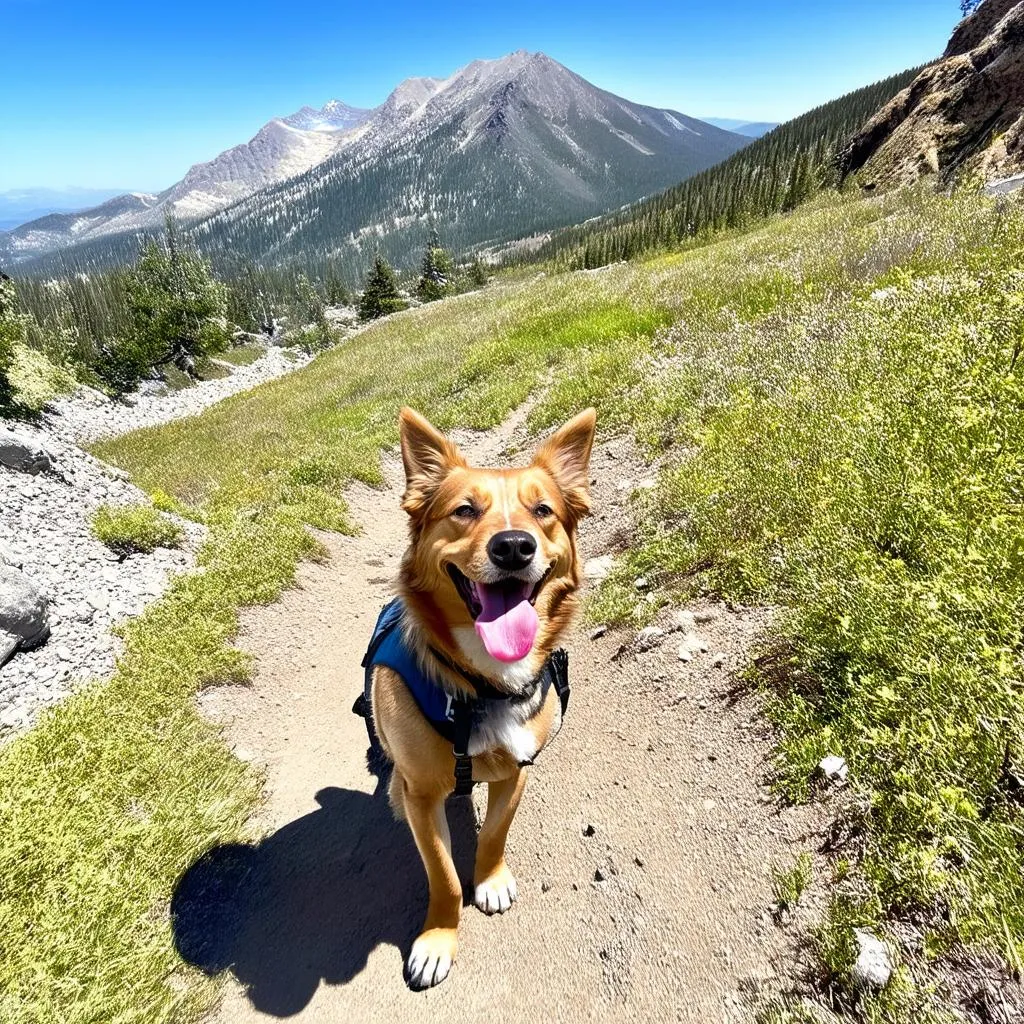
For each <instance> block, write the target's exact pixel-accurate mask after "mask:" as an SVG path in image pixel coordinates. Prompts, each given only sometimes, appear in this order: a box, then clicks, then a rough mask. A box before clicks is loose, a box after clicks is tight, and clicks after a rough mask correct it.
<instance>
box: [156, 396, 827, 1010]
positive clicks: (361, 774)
mask: <svg viewBox="0 0 1024 1024" xmlns="http://www.w3.org/2000/svg"><path fill="white" fill-rule="evenodd" d="M523 418H524V416H523V414H522V413H520V414H519V415H518V416H516V417H513V419H512V420H510V421H509V422H508V423H507V424H505V426H504V427H502V428H499V429H498V430H496V431H493V432H491V433H490V434H487V435H483V436H480V435H477V436H475V437H473V438H469V439H461V440H462V441H463V447H464V450H465V451H466V453H467V455H469V456H470V457H471V459H472V460H473V461H476V462H477V463H479V464H486V463H488V462H495V461H499V460H500V457H501V453H502V452H503V451H504V450H506V449H507V448H508V447H509V446H510V445H511V446H513V447H515V446H516V443H517V442H518V441H520V440H521V437H522V421H523ZM640 472H641V467H639V466H638V465H637V464H636V462H635V461H634V460H632V459H631V452H630V449H629V447H628V445H627V444H626V443H625V442H623V441H619V442H612V443H611V444H608V445H604V446H602V447H600V448H599V449H598V450H597V451H596V452H595V462H594V466H593V476H594V478H595V479H596V481H597V483H596V485H595V510H596V512H597V515H595V516H594V517H593V518H592V519H590V520H589V521H588V522H587V524H586V527H585V531H584V535H583V549H584V553H585V556H586V557H591V556H593V555H596V554H602V553H605V552H607V551H610V550H615V549H616V548H617V547H621V543H622V537H623V535H624V533H623V532H624V530H626V529H627V525H626V524H628V517H627V516H626V515H625V509H624V505H625V502H626V500H627V499H626V495H627V494H628V491H629V488H628V487H626V486H624V485H623V481H624V480H626V479H629V480H630V481H631V482H632V484H633V485H635V484H636V483H637V482H638V474H639V473H640ZM388 476H389V487H388V489H386V490H381V491H375V490H371V489H369V488H365V487H356V488H353V489H352V490H351V492H350V501H351V506H352V512H353V514H354V515H355V516H356V518H357V519H358V520H359V522H361V524H362V525H363V527H364V531H365V532H364V533H362V534H361V535H360V536H358V537H353V538H345V537H337V536H324V538H323V539H324V542H325V544H326V546H327V548H328V550H329V552H330V558H329V560H328V561H326V562H324V563H323V564H307V565H304V566H303V567H302V568H301V570H300V573H299V585H298V586H297V587H296V588H295V589H293V590H291V591H288V592H287V593H286V594H284V595H283V597H282V599H281V600H280V601H279V602H278V603H277V604H274V605H272V606H270V607H266V608H259V609H254V610H251V611H249V612H247V613H246V614H245V616H244V628H243V633H242V639H241V646H242V647H244V648H245V649H246V650H249V651H251V652H253V653H254V654H255V655H256V657H257V672H256V678H255V683H254V685H253V686H252V687H249V688H241V687H221V688H217V689H214V690H211V691H208V692H207V693H206V694H204V696H203V705H204V710H205V711H206V712H207V713H208V714H209V715H210V716H211V717H212V718H213V719H214V720H215V721H217V722H219V723H221V724H222V726H223V729H224V732H225V735H226V738H227V739H228V741H229V742H230V743H231V745H232V746H233V747H234V749H235V750H236V752H237V753H238V754H239V755H240V756H241V757H243V758H246V759H249V760H252V761H254V762H256V763H258V764H261V765H264V766H265V768H266V774H267V787H266V793H267V800H266V804H265V805H264V807H263V808H262V810H261V812H260V816H259V819H258V821H257V822H256V823H255V824H256V826H257V828H258V829H259V830H260V834H264V833H265V834H266V838H265V839H264V840H263V841H262V842H261V843H260V844H258V845H256V846H252V847H231V848H222V849H219V850H215V851H214V852H213V853H212V854H211V855H210V856H209V857H208V858H207V859H206V860H204V861H201V862H200V863H199V864H197V865H196V866H195V867H194V868H193V869H192V870H191V871H190V872H189V873H188V874H187V875H186V877H185V879H184V880H183V882H182V884H181V886H180V887H179V891H178V893H177V895H176V897H175V904H174V912H175V922H176V925H175V926H176V933H177V938H178V943H179V948H180V949H181V951H182V953H183V954H184V955H185V957H186V959H188V960H189V961H190V962H192V963H194V964H196V965H198V966H200V967H201V968H203V969H204V970H206V971H207V972H209V973H218V972H221V971H225V972H226V973H227V974H228V978H229V981H228V983H227V985H226V987H225V997H224V1000H223V1003H222V1005H221V1007H220V1009H219V1011H218V1012H217V1013H216V1014H215V1015H214V1019H215V1020H216V1021H219V1022H227V1024H242V1022H251V1021H267V1020H271V1019H275V1018H283V1017H288V1018H292V1019H294V1020H296V1021H301V1022H312V1021H317V1022H327V1021H331V1022H345V1024H361V1022H371V1021H372V1022H383V1021H394V1022H416V1024H418V1022H420V1021H421V1020H423V1019H424V1017H423V1015H424V1014H427V1015H429V1016H428V1018H427V1019H430V1020H433V1019H442V1018H443V1019H444V1020H445V1021H446V1022H450V1024H461V1022H467V1024H469V1022H477V1021H482V1020H487V1021H490V1022H492V1024H501V1022H504V1021H531V1022H532V1021H537V1022H543V1021H552V1020H557V1021H561V1020H566V1021H574V1022H576V1021H586V1020H602V1021H607V1020H623V1021H625V1020H645V1021H701V1022H705V1021H745V1020H752V1019H753V1016H754V1009H753V1007H754V1005H755V1004H756V1003H757V1002H758V1000H759V998H760V997H761V996H763V995H764V994H765V993H766V992H772V991H774V990H776V989H777V988H778V986H779V985H780V984H781V983H782V981H781V980H780V978H779V977H778V975H779V974H782V975H783V976H788V975H789V974H790V973H791V969H792V968H791V964H789V963H788V960H789V957H790V951H789V948H788V944H789V943H788V938H787V936H786V935H785V934H784V933H782V932H781V931H780V930H779V929H778V928H777V927H776V926H775V925H774V924H773V923H771V920H770V918H769V913H768V911H769V909H770V907H771V887H770V874H769V869H770V866H771V865H772V864H773V863H776V862H777V863H784V864H788V863H790V862H791V861H792V859H793V858H794V857H795V855H796V853H797V852H798V850H799V849H800V848H802V846H803V845H806V843H807V840H806V833H807V831H808V829H809V824H808V820H809V819H808V815H807V813H806V812H794V811H784V812H782V813H781V814H780V812H779V811H778V809H777V808H776V806H775V804H774V802H773V801H772V800H771V799H770V798H769V796H768V795H767V792H766V790H765V789H764V788H763V786H762V782H763V779H764V776H765V774H766V767H767V766H766V764H765V760H764V758H765V753H766V750H767V744H766V742H765V735H764V733H765V729H764V726H763V724H762V723H761V722H760V720H759V719H758V717H757V715H756V707H755V706H754V705H753V703H752V702H747V701H741V702H740V703H738V704H733V705H730V703H729V702H728V701H727V700H725V699H724V694H725V693H726V691H727V690H728V689H729V687H730V682H731V676H730V669H731V668H734V667H738V666H740V665H742V664H743V663H744V661H745V657H746V655H745V652H746V650H747V649H748V646H749V643H750V641H751V639H752V637H753V635H754V634H755V633H756V631H757V630H758V628H759V627H760V625H761V624H762V623H761V621H760V620H759V618H758V616H757V615H756V614H754V613H740V614H732V613H729V612H727V611H726V610H725V609H724V608H721V607H714V608H712V607H709V606H703V607H701V608H698V609H697V610H698V612H701V613H702V614H701V615H700V618H701V619H702V620H704V619H705V617H707V620H706V621H702V624H701V625H699V626H698V630H699V631H700V632H701V634H702V636H703V637H704V638H705V639H706V640H707V641H708V645H709V651H708V652H707V653H705V654H698V655H697V656H696V657H695V658H694V660H693V661H692V662H691V663H689V664H684V663H683V662H681V661H680V660H679V658H678V657H677V648H678V644H679V639H680V636H679V635H678V634H674V635H671V636H669V637H668V638H667V640H666V641H665V643H664V644H663V645H661V646H660V647H659V648H657V649H655V650H653V651H650V652H646V653H644V654H640V655H636V654H633V653H630V651H626V652H624V653H622V654H619V652H620V647H621V646H622V644H623V643H625V642H627V641H629V640H631V639H632V637H631V635H624V634H616V633H614V632H611V633H609V634H607V635H605V636H603V637H601V638H600V639H599V640H596V641H591V640H589V639H588V637H587V634H586V631H585V630H583V629H580V630H578V631H577V635H576V636H575V637H574V638H573V640H572V643H571V645H570V656H571V662H570V665H571V677H572V687H573V695H572V703H571V705H570V710H569V716H568V719H567V723H566V728H565V729H563V731H562V733H561V735H560V736H559V737H558V739H557V740H556V742H555V743H554V744H553V746H552V747H551V748H549V749H548V750H547V751H545V753H544V755H543V756H542V757H541V758H540V759H539V760H538V763H537V765H536V766H535V767H534V768H532V769H531V778H530V781H529V784H528V786H527V790H526V796H525V797H524V800H523V804H522V806H521V808H520V811H519V814H518V816H517V817H516V821H515V824H514V825H513V829H512V835H511V837H510V842H509V863H510V865H511V867H512V869H513V871H515V872H516V875H517V878H518V882H519V894H520V896H519V900H518V902H517V903H516V904H515V906H514V907H513V908H512V910H511V911H510V912H509V913H507V914H505V915H503V916H496V917H486V916H485V915H483V914H482V913H480V912H479V911H478V910H476V909H475V908H474V907H473V906H472V904H471V902H468V898H467V906H466V907H465V910H464V912H463V921H462V925H461V928H460V949H459V959H458V963H457V964H456V966H455V968H454V970H453V971H452V974H451V976H450V977H449V978H448V980H447V981H445V982H444V983H443V984H442V985H441V986H440V987H439V988H437V989H433V990H430V991H428V992H425V993H413V992H411V991H409V990H408V989H407V988H406V987H405V985H404V984H403V981H402V964H403V959H404V957H405V955H406V953H407V952H408V950H409V947H410V945H411V943H412V939H413V938H414V937H415V934H416V931H417V928H418V926H419V924H420V923H421V921H422V916H423V913H424V910H425V906H426V881H425V878H424V875H423V870H422V868H421V866H420V862H419V858H418V857H417V855H416V851H415V848H414V846H413V843H412V840H411V838H410V836H409V834H408V831H407V828H406V826H405V825H404V824H402V823H398V822H395V821H393V819H392V817H391V813H390V811H389V809H388V807H387V803H386V798H385V797H384V794H383V793H380V794H375V789H376V780H375V779H374V778H373V777H372V776H371V775H370V774H368V772H367V770H366V763H365V751H366V736H365V732H364V726H363V723H362V721H361V720H360V719H358V718H356V717H355V716H354V715H353V714H352V713H351V711H350V708H351V705H352V701H353V700H354V698H355V696H356V695H357V694H358V693H359V692H360V687H361V685H362V674H361V669H360V667H359V662H360V658H361V656H362V654H363V651H364V649H365V646H366V643H367V639H368V637H369V633H370V630H371V628H372V626H373V622H374V619H375V616H376V614H377V612H378V610H379V608H380V605H381V604H382V603H383V602H384V601H385V600H386V599H387V598H388V597H389V596H390V595H391V593H392V580H393V578H394V576H395V573H396V571H397V569H398V564H399V559H400V556H401V553H402V550H403V548H404V546H405V537H406V534H405V522H404V517H403V514H402V513H401V511H400V510H399V508H398V496H399V493H400V471H399V467H398V466H397V464H391V465H389V466H388ZM716 663H717V664H716ZM482 790H483V787H478V791H479V792H478V794H477V795H476V796H475V797H474V801H476V813H477V814H479V811H480V805H481V803H482V801H483V800H484V799H486V797H485V794H484V792H482ZM448 814H449V819H450V821H451V824H452V833H453V841H454V844H455V847H456V860H457V862H458V863H459V867H460V873H461V874H462V876H463V879H464V880H466V881H467V883H468V881H469V880H470V879H471V876H472V857H473V842H474V814H473V809H472V806H471V804H470V803H469V802H468V801H465V800H451V801H449V805H448Z"/></svg>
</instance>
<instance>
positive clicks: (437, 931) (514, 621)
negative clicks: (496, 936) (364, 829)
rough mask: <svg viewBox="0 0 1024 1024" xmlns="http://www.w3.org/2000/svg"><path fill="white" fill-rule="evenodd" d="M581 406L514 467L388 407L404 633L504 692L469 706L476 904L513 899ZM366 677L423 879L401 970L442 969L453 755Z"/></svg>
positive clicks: (579, 492)
mask: <svg viewBox="0 0 1024 1024" xmlns="http://www.w3.org/2000/svg"><path fill="white" fill-rule="evenodd" d="M595 420H596V414H595V412H594V410H593V409H588V410H587V411H586V412H583V413H581V414H580V415H579V416H577V417H576V418H575V419H574V420H572V421H571V422H570V423H568V424H566V425H565V426H564V427H562V428H561V429H560V430H559V431H557V432H556V433H555V434H554V435H553V436H552V437H551V438H550V439H549V440H547V441H546V442H545V443H544V444H543V445H542V446H541V447H540V449H539V450H538V451H537V453H536V455H535V457H534V459H533V462H532V463H531V464H530V465H529V466H527V467H525V468H522V469H475V468H471V467H470V466H469V465H468V464H467V463H466V461H465V459H464V458H463V457H462V455H461V454H460V452H459V450H458V449H457V448H456V447H455V445H454V444H453V443H452V442H451V441H449V440H448V439H447V438H446V437H445V436H444V435H443V434H441V433H440V432H439V431H437V430H436V429H435V428H434V427H433V426H431V425H430V424H429V423H428V422H427V421H426V420H425V419H424V418H423V417H422V416H420V415H419V414H418V413H416V412H413V411H412V410H411V409H403V410H402V413H401V417H400V427H401V439H402V460H403V462H404V464H405V473H406V489H405V494H404V498H403V502H402V507H403V508H404V509H405V511H406V512H407V513H408V515H409V519H410V534H411V542H410V545H409V548H408V550H407V552H406V554H405V558H404V561H403V563H402V571H401V583H400V590H401V597H402V600H403V603H404V609H405V610H404V615H403V621H402V630H403V636H404V642H405V643H406V645H407V647H408V648H410V649H411V650H412V651H414V652H415V655H416V657H417V659H418V661H419V664H420V665H421V666H422V667H423V669H424V671H426V672H429V674H430V677H431V678H432V679H433V680H436V681H437V684H438V685H439V686H441V687H443V689H444V690H445V691H447V693H448V694H450V695H452V696H453V697H458V696H459V695H460V693H463V694H468V695H469V696H472V697H477V696H478V694H476V693H475V692H474V688H473V686H472V685H471V683H470V682H469V681H468V679H472V678H474V677H477V678H478V677H483V678H484V679H486V680H487V681H488V683H489V684H490V685H491V686H493V687H494V688H495V689H497V690H500V691H502V693H504V694H510V695H512V697H511V699H509V700H499V699H495V700H484V701H482V702H481V703H479V704H478V705H476V706H477V707H478V708H480V709H482V715H481V716H480V717H479V718H478V719H477V720H476V721H475V722H474V726H473V732H472V735H471V740H470V744H469V751H468V752H469V754H470V755H471V757H472V769H473V779H474V780H475V781H479V782H487V783H488V794H487V814H486V817H485V820H484V822H483V825H482V826H481V829H480V834H479V837H478V842H477V854H476V866H475V871H474V879H473V884H474V890H475V902H476V905H477V906H478V907H479V908H480V909H481V910H483V911H485V912H486V913H488V914H491V913H496V912H497V913H502V912H504V911H505V910H507V909H508V908H509V907H510V906H511V904H512V901H513V900H514V899H515V898H516V882H515V878H514V877H513V875H512V872H511V871H510V870H509V868H508V865H507V864H506V863H505V840H506V837H507V836H508V831H509V826H510V825H511V824H512V818H513V816H514V815H515V812H516V808H517V807H518V805H519V800H520V798H521V797H522V795H523V788H524V786H525V784H526V772H525V770H524V767H523V766H524V765H526V764H529V763H531V762H532V761H533V758H534V757H535V756H536V755H537V754H538V753H539V752H540V751H541V750H542V749H543V748H544V746H545V745H546V744H547V743H548V742H549V741H550V740H551V739H552V738H553V737H554V735H555V734H556V733H557V732H558V729H559V728H560V726H561V705H560V703H559V700H558V697H557V696H556V694H555V692H554V691H553V690H552V689H551V688H550V687H548V688H547V689H546V690H543V691H542V690H541V689H538V688H537V687H536V683H535V680H536V679H537V677H538V673H539V672H540V671H541V669H542V667H543V666H544V665H545V662H546V661H547V659H548V657H549V655H550V654H551V652H552V651H553V650H554V649H555V648H556V647H557V646H558V642H559V639H560V638H561V637H562V636H563V634H564V633H565V631H566V629H567V627H568V625H569V623H570V620H571V618H572V615H573V612H574V610H575V605H576V600H577V598H576V592H577V590H578V588H579V585H580V570H579V564H578V559H577V551H576V530H577V525H578V523H579V520H580V518H581V517H582V516H584V515H586V514H587V512H588V511H589V508H590V496H589V477H588V472H589V470H588V466H589V461H590V451H591V447H592V445H593V441H594V425H595ZM438 653H440V654H441V655H442V657H441V658H439V657H438V656H437V655H438ZM446 660H447V661H449V662H450V664H448V665H446V664H445V661H446ZM453 669H454V670H453ZM370 692H371V706H372V718H373V723H374V726H375V728H376V733H377V736H378V738H379V739H380V742H381V746H382V747H383V749H384V752H385V753H386V754H387V756H388V757H389V758H390V760H391V761H392V762H393V764H394V771H393V774H392V778H391V783H390V791H389V793H390V799H391V803H392V806H393V807H394V810H395V812H396V814H398V815H399V816H400V817H404V818H405V820H406V821H407V822H408V823H409V827H410V829H411V830H412V833H413V836H414V838H415V840H416V846H417V848H418V849H419V852H420V856H421V857H422V859H423V865H424V867H425V868H426V872H427V880H428V884H429V887H430V903H429V908H428V911H427V918H426V921H425V923H424V925H423V930H422V932H421V934H420V936H419V937H418V938H417V939H416V941H415V943H414V944H413V947H412V951H411V953H410V954H409V958H408V961H407V962H406V976H407V980H408V982H409V984H410V985H411V986H412V987H413V988H428V987H430V986H431V985H436V984H438V983H439V982H441V981H443V980H444V979H445V977H447V975H448V972H449V971H450V970H451V965H452V963H453V962H454V960H455V954H456V948H457V938H456V929H457V927H458V923H459V912H460V909H461V907H462V887H461V884H460V882H459V878H458V875H457V873H456V870H455V864H454V862H453V860H452V855H451V841H450V837H449V832H448V822H447V818H446V816H445V808H444V802H445V798H446V797H447V796H448V795H449V793H451V792H452V789H453V788H454V767H455V758H454V754H453V748H452V743H451V742H450V741H448V740H446V739H445V738H444V737H443V736H441V735H440V733H439V732H437V731H436V730H435V729H434V727H433V726H432V725H431V724H430V722H429V721H428V720H427V719H426V718H425V717H424V714H423V713H422V712H421V710H420V707H419V706H418V705H417V703H416V700H415V699H414V698H413V695H412V694H411V692H410V690H409V687H408V686H407V685H406V683H405V682H404V681H403V679H402V677H401V676H400V675H399V674H398V673H397V672H396V671H394V670H393V669H391V668H389V667H387V666H385V665H377V666H376V667H374V669H373V675H372V684H371V691H370Z"/></svg>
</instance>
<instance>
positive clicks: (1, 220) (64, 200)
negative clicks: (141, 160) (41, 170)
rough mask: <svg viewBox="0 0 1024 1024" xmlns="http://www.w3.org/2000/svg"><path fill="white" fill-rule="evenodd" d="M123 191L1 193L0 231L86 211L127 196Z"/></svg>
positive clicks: (115, 189) (87, 190) (22, 191)
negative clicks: (51, 217)
mask: <svg viewBox="0 0 1024 1024" xmlns="http://www.w3.org/2000/svg"><path fill="white" fill-rule="evenodd" d="M124 191H125V190H124V189H123V188H12V189H8V190H7V191H5V192H0V231H9V230H10V229H11V228H16V227H17V226H18V225H19V224H24V223H26V221H30V220H36V219H38V218H39V217H45V216H47V215H48V214H51V213H70V212H71V211H73V210H84V209H86V208H87V207H90V206H95V205H96V204H97V203H102V202H105V201H106V200H107V199H111V198H113V197H114V196H118V195H121V194H123V192H124Z"/></svg>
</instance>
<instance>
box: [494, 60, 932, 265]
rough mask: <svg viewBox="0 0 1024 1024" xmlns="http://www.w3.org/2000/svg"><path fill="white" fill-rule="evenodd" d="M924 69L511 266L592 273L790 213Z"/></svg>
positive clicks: (836, 104) (834, 174)
mask: <svg viewBox="0 0 1024 1024" xmlns="http://www.w3.org/2000/svg"><path fill="white" fill-rule="evenodd" d="M920 70H921V69H920V68H915V69H911V70H908V71H904V72H902V73H901V74H898V75H893V76H892V77H891V78H887V79H885V80H884V81H881V82H876V83H875V84H873V85H869V86H866V87H865V88H862V89H858V90H856V91H855V92H851V93H849V94H847V95H846V96H842V97H840V98H839V99H836V100H833V101H831V102H830V103H826V104H824V105H822V106H820V107H817V108H815V109H814V110H811V111H808V112H807V113H806V114H803V115H801V116H800V117H797V118H795V119H793V120H792V121H788V122H786V123H785V124H783V125H780V126H779V127H778V128H776V129H774V130H773V131H771V132H769V133H768V134H767V135H764V136H763V137H762V138H760V139H758V140H756V141H755V142H753V143H752V144H751V145H749V146H747V147H746V148H745V149H741V150H740V151H739V152H738V153H736V154H734V155H733V156H731V157H729V158H728V159H727V160H724V161H723V162H722V163H720V164H718V165H716V166H715V167H712V168H710V169H709V170H707V171H703V172H702V173H700V174H697V175H694V176H693V177H692V178H687V180H686V181H684V182H682V183H681V184H679V185H676V186H674V187H673V188H670V189H667V190H666V191H664V192H661V193H660V194H658V195H656V196H653V197H651V198H650V199H645V200H641V201H640V202H638V203H634V204H632V205H631V206H627V207H625V208H624V209H622V210H619V211H616V212H615V213H613V214H609V215H608V216H605V217H599V218H596V219H595V220H592V221H588V222H586V223H585V224H581V225H577V226H575V227H572V228H567V229H565V230H563V231H559V232H556V233H555V234H554V235H553V236H552V237H551V238H550V239H549V240H548V241H547V242H545V243H544V244H543V245H541V246H539V247H538V248H536V249H535V250H533V251H532V252H530V253H528V254H522V255H520V254H514V255H510V256H509V257H508V258H507V259H506V261H505V262H506V263H516V262H529V263H534V262H552V263H554V264H555V265H556V266H557V267H559V268H561V269H571V270H576V269H591V268H594V267H602V266H606V265H607V264H609V263H616V262H619V261H621V260H628V259H632V258H633V257H634V256H638V255H640V254H642V253H647V252H652V251H657V250H660V249H669V248H672V247H675V246H678V245H680V244H681V243H683V242H685V241H686V240H688V239H691V238H694V237H700V236H703V235H710V234H712V233H714V232H717V231H721V230H723V229H727V228H743V227H745V226H746V225H748V224H750V223H752V222H753V221H754V220H756V219H758V218H761V217H765V216H769V215H771V214H775V213H782V212H785V211H787V210H792V209H794V208H795V207H797V206H799V205H800V203H802V202H804V201H805V200H807V199H809V198H810V197H811V196H812V195H814V194H815V193H816V192H818V191H820V190H821V189H823V188H827V187H830V186H834V185H837V184H839V170H838V162H837V156H838V152H839V149H840V147H841V146H842V145H843V143H844V142H845V141H846V139H847V138H849V136H850V135H852V134H853V132H855V131H856V130H857V129H858V128H860V127H861V125H862V124H863V123H864V122H865V121H866V120H867V119H868V118H870V117H871V116H872V115H873V114H874V113H875V112H876V111H877V110H878V109H879V108H880V107H881V106H883V105H884V104H885V103H887V102H888V101H889V100H890V99H892V97H893V96H895V95H896V93H898V92H899V91H900V90H901V89H903V88H905V87H906V86H907V85H909V84H910V82H912V81H913V80H914V78H916V77H917V75H918V74H919V72H920Z"/></svg>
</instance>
